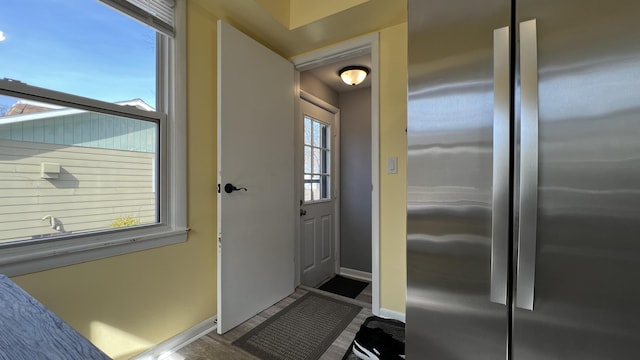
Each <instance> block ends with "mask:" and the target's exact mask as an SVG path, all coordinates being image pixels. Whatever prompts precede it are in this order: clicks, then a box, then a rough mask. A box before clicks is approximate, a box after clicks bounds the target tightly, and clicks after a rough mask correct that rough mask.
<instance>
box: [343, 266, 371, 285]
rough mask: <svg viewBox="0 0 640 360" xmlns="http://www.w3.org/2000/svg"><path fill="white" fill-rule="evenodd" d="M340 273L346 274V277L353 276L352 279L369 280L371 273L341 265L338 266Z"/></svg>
mask: <svg viewBox="0 0 640 360" xmlns="http://www.w3.org/2000/svg"><path fill="white" fill-rule="evenodd" d="M340 275H342V276H346V277H350V278H354V279H357V280H362V281H368V282H371V273H368V272H364V271H360V270H354V269H349V268H343V267H341V268H340Z"/></svg>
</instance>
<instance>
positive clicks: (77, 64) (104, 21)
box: [0, 0, 156, 107]
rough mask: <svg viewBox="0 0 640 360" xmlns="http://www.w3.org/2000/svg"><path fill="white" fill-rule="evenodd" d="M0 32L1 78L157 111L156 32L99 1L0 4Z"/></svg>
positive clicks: (32, 0)
mask: <svg viewBox="0 0 640 360" xmlns="http://www.w3.org/2000/svg"><path fill="white" fill-rule="evenodd" d="M0 32H2V35H0V79H1V78H5V77H6V78H10V79H15V80H20V81H22V82H25V83H27V84H29V85H34V86H39V87H44V88H49V89H53V90H57V91H62V92H66V93H71V94H76V95H81V96H87V97H92V98H96V99H99V100H104V101H108V102H117V101H123V100H131V99H135V98H140V99H142V100H144V101H145V102H146V103H148V104H149V105H151V106H153V107H155V71H156V69H155V31H154V30H152V29H150V28H148V27H147V26H145V25H142V24H140V23H139V22H137V21H135V20H132V19H131V18H129V17H127V16H125V15H122V14H121V13H118V12H116V11H115V10H112V9H110V8H109V7H107V6H105V5H103V4H102V3H100V2H98V1H97V0H1V1H0ZM8 102H11V100H9V99H7V98H6V97H1V98H0V105H5V104H6V103H8Z"/></svg>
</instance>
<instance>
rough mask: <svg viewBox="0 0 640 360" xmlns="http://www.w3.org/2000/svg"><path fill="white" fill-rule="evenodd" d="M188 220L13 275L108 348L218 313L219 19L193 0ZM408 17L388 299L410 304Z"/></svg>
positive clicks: (390, 194)
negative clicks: (102, 255)
mask: <svg viewBox="0 0 640 360" xmlns="http://www.w3.org/2000/svg"><path fill="white" fill-rule="evenodd" d="M187 17H188V94H187V95H188V225H189V227H190V228H191V229H192V230H191V232H190V233H189V239H188V241H187V242H186V243H184V244H178V245H173V246H166V247H163V248H159V249H154V250H148V251H143V252H138V253H133V254H128V255H123V256H118V257H113V258H109V259H104V260H99V261H94V262H90V263H84V264H79V265H74V266H68V267H63V268H58V269H54V270H49V271H44V272H40V273H35V274H30V275H24V276H18V277H15V278H13V280H14V281H16V282H17V283H18V284H19V285H20V286H22V287H23V288H24V289H25V290H27V291H28V292H30V293H31V294H32V295H33V296H34V297H36V298H37V299H38V300H40V301H41V302H42V303H44V304H45V306H47V307H48V308H50V309H51V310H53V311H54V312H55V313H56V314H58V315H59V316H60V317H61V318H62V319H64V320H65V321H67V322H68V323H69V324H70V325H71V326H73V327H74V328H76V329H77V330H78V331H79V332H80V333H82V334H83V335H85V336H86V337H88V338H89V339H90V340H91V341H92V342H94V343H95V344H96V345H98V347H100V348H101V349H102V350H103V351H105V352H106V353H107V354H108V355H109V356H111V357H114V358H116V359H126V358H129V357H131V356H132V355H134V354H136V353H139V352H141V351H144V350H146V349H148V348H149V347H152V346H154V345H156V344H157V343H159V342H162V341H164V340H166V339H168V338H170V337H172V336H174V335H176V334H178V333H180V332H182V331H185V330H187V329H189V328H191V327H192V326H194V325H196V324H197V323H199V322H201V321H203V320H205V319H207V318H209V317H211V316H214V315H215V312H216V225H215V219H216V193H215V184H216V151H215V149H216V125H215V124H216V20H217V18H216V17H215V16H214V15H211V14H210V13H209V12H207V11H206V10H205V9H203V8H201V7H200V6H199V5H197V4H195V3H194V2H193V1H189V2H188V11H187ZM406 32H407V27H406V23H404V24H402V25H397V26H393V27H389V28H386V29H383V30H382V31H381V33H380V67H381V69H380V97H381V100H380V154H381V158H380V168H381V169H385V166H386V158H387V157H388V156H397V157H398V159H399V174H397V175H387V174H386V173H384V172H383V174H382V175H381V187H382V189H381V207H382V216H381V227H380V230H381V274H382V275H381V290H382V298H381V305H382V307H384V308H386V309H390V310H394V311H399V312H404V301H405V283H406V281H405V273H406V270H405V267H406V266H405V263H406V261H405V237H406V231H405V217H404V213H405V191H404V187H405V183H406V172H405V164H406V156H405V154H406V140H405V139H406V136H405V132H404V130H405V127H406V57H405V56H404V54H406V38H407V36H406Z"/></svg>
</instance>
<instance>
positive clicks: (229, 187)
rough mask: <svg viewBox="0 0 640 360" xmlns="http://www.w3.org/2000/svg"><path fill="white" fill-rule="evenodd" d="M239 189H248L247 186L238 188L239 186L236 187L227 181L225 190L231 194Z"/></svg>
mask: <svg viewBox="0 0 640 360" xmlns="http://www.w3.org/2000/svg"><path fill="white" fill-rule="evenodd" d="M239 190H244V191H247V188H243V187H241V188H238V187H235V186H234V185H233V184H229V183H227V184H226V185H225V186H224V192H226V193H227V194H231V193H232V192H234V191H239Z"/></svg>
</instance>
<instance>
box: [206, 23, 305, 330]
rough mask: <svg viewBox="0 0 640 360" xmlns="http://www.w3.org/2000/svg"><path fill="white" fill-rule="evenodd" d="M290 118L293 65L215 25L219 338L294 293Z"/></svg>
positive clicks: (292, 126)
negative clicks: (216, 57) (216, 38)
mask: <svg viewBox="0 0 640 360" xmlns="http://www.w3.org/2000/svg"><path fill="white" fill-rule="evenodd" d="M293 117H294V68H293V64H291V63H290V62H288V61H286V60H285V59H283V58H282V57H280V56H279V55H277V54H275V53H274V52H272V51H271V50H269V49H267V48H265V47H264V46H262V45H260V44H258V43H257V42H255V41H254V40H253V39H251V38H249V37H248V36H246V35H244V34H243V33H241V32H240V31H238V30H236V29H234V28H233V27H231V26H230V25H228V24H226V23H224V22H222V21H219V22H218V184H220V192H219V194H218V229H219V232H220V234H219V240H218V333H220V334H222V333H225V332H226V331H228V330H230V329H232V328H234V327H235V326H237V325H239V324H241V323H242V322H244V321H246V320H247V319H249V318H251V317H252V316H254V315H255V314H257V313H259V312H260V311H262V310H264V309H266V308H267V307H269V306H271V305H272V304H274V303H276V302H278V301H279V300H281V299H283V298H285V297H287V296H288V295H289V294H291V293H292V292H293V291H294V281H295V280H294V279H295V267H294V248H295V247H294V245H295V243H294V232H295V221H294V220H293V219H294V218H295V216H296V212H297V207H296V204H295V200H294V194H293V191H292V189H293V188H294V150H295V146H294V119H293ZM227 184H229V185H227ZM234 186H235V187H237V188H238V189H237V190H234V189H233V187H234ZM225 188H226V189H225ZM240 188H244V189H246V190H244V189H240ZM226 190H230V191H231V192H227V191H226Z"/></svg>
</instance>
